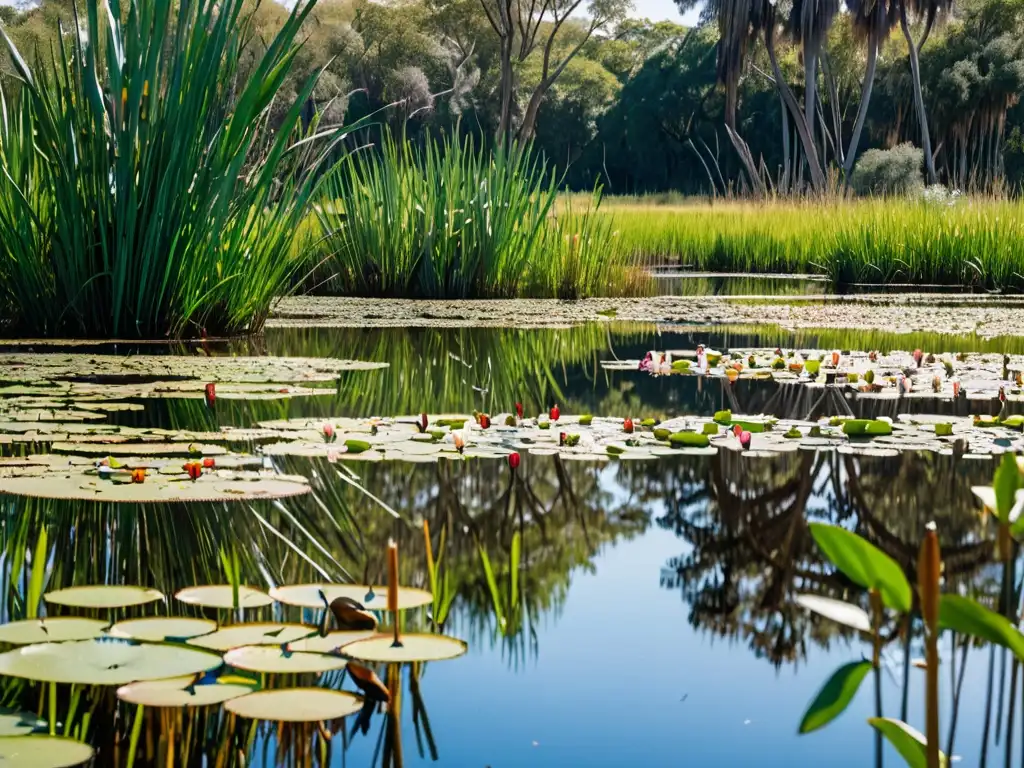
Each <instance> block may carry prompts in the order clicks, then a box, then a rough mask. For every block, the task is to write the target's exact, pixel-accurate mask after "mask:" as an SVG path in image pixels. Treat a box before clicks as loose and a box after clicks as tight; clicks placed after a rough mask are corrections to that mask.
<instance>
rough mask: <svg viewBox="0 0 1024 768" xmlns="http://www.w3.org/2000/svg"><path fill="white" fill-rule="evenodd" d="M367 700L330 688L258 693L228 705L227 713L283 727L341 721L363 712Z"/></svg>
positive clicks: (226, 705)
mask: <svg viewBox="0 0 1024 768" xmlns="http://www.w3.org/2000/svg"><path fill="white" fill-rule="evenodd" d="M362 706H363V700H362V699H361V698H359V697H358V696H356V695H354V694H351V693H348V692H346V691H333V690H329V689H327V688H280V689H277V690H269V691H257V692H256V693H250V694H249V695H248V696H240V697H239V698H237V699H232V700H231V701H228V702H225V704H224V709H226V710H227V711H228V712H231V713H233V714H236V715H238V716H239V717H248V718H250V719H252V720H269V721H271V722H279V723H314V722H322V721H325V720H337V719H338V718H341V717H345V716H346V715H351V714H353V713H355V712H358V711H359V710H360V709H362Z"/></svg>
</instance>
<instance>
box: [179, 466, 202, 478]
mask: <svg viewBox="0 0 1024 768" xmlns="http://www.w3.org/2000/svg"><path fill="white" fill-rule="evenodd" d="M182 468H183V469H184V470H185V472H187V473H188V476H189V477H190V478H191V479H192V482H195V481H196V480H198V479H199V478H200V477H202V476H203V466H202V464H200V463H199V462H198V461H189V462H186V464H185V465H184V467H182Z"/></svg>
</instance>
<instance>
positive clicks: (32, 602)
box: [25, 527, 49, 619]
mask: <svg viewBox="0 0 1024 768" xmlns="http://www.w3.org/2000/svg"><path fill="white" fill-rule="evenodd" d="M48 552H49V549H48V548H47V546H46V528H45V527H43V529H42V530H41V531H40V532H39V538H38V539H37V540H36V549H35V553H34V554H33V555H32V571H31V575H30V577H29V584H28V595H27V597H26V599H25V616H27V617H28V618H30V619H34V618H35V617H36V616H38V615H39V601H40V600H41V599H42V597H43V582H44V581H45V580H46V560H47V557H46V555H47V553H48Z"/></svg>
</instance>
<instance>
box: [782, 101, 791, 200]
mask: <svg viewBox="0 0 1024 768" xmlns="http://www.w3.org/2000/svg"><path fill="white" fill-rule="evenodd" d="M779 105H780V106H781V107H782V178H781V179H780V180H779V188H780V190H781V192H782V194H784V195H788V194H789V192H790V186H791V185H790V180H789V165H790V159H789V110H788V109H786V102H785V101H783V99H782V94H781V93H780V94H779Z"/></svg>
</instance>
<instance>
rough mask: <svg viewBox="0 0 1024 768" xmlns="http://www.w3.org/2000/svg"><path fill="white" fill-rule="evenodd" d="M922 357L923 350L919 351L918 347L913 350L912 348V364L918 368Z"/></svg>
mask: <svg viewBox="0 0 1024 768" xmlns="http://www.w3.org/2000/svg"><path fill="white" fill-rule="evenodd" d="M923 358H924V352H922V351H921V350H920V349H915V350H914V364H915V365H916V366H917V367H918V368H920V367H921V360H922V359H923Z"/></svg>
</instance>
